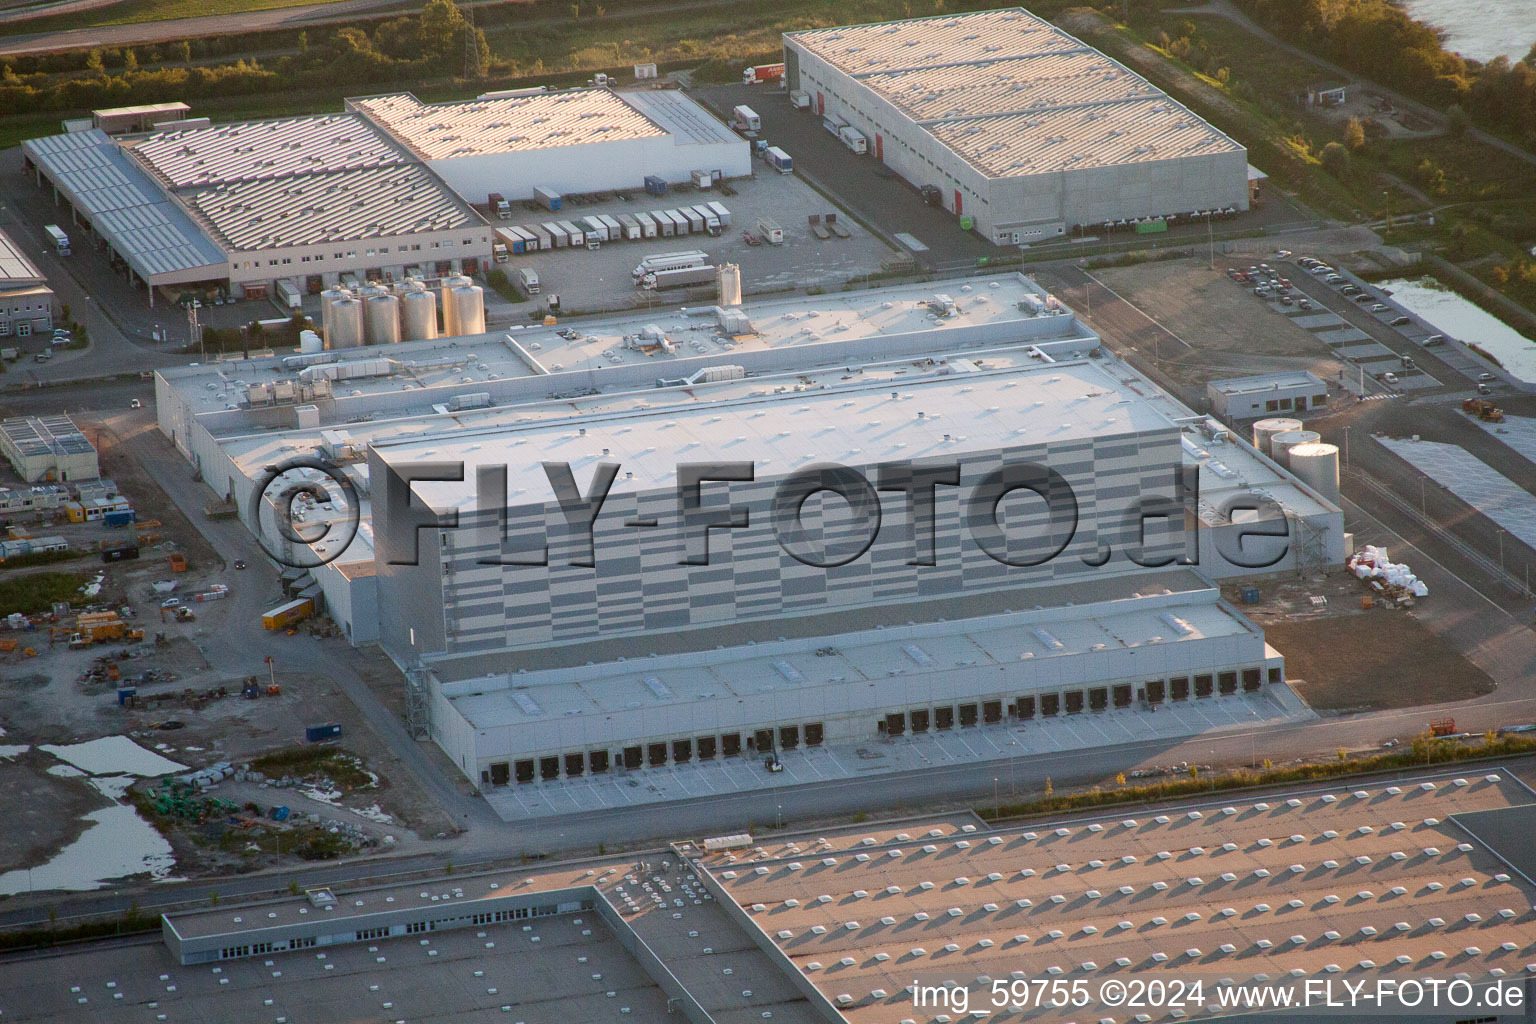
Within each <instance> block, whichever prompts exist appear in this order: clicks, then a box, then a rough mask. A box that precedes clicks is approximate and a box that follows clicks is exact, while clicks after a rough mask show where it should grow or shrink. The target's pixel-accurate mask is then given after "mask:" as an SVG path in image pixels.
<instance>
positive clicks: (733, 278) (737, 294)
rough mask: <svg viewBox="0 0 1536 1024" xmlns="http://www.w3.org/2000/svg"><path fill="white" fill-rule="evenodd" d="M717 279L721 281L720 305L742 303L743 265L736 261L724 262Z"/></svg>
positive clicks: (737, 304)
mask: <svg viewBox="0 0 1536 1024" xmlns="http://www.w3.org/2000/svg"><path fill="white" fill-rule="evenodd" d="M718 269H719V273H718V274H717V275H716V279H717V280H718V281H719V282H720V305H722V306H739V305H741V267H740V266H738V265H737V264H735V263H722V264H720V266H719V268H718Z"/></svg>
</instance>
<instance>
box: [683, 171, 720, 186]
mask: <svg viewBox="0 0 1536 1024" xmlns="http://www.w3.org/2000/svg"><path fill="white" fill-rule="evenodd" d="M688 177H689V178H691V179H692V180H693V187H694V188H713V187H714V184H715V176H714V175H713V174H711V173H710V172H708V171H693V172H691V173H690V174H689V175H688Z"/></svg>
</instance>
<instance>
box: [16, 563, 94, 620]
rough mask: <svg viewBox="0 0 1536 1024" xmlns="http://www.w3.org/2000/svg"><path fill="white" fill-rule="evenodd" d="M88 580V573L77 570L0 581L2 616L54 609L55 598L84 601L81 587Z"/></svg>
mask: <svg viewBox="0 0 1536 1024" xmlns="http://www.w3.org/2000/svg"><path fill="white" fill-rule="evenodd" d="M89 580H90V577H89V576H86V575H85V574H84V573H78V572H40V573H36V574H34V575H31V576H21V577H18V578H17V579H13V580H4V581H0V615H9V614H10V613H11V612H21V613H22V614H23V615H33V614H36V613H37V612H46V611H51V610H52V609H53V605H54V602H55V601H65V602H67V603H69V604H71V605H81V604H85V603H86V599H85V598H84V597H83V596H82V595H81V593H80V588H81V587H82V586H84V585H85V584H86V583H87V582H88V581H89Z"/></svg>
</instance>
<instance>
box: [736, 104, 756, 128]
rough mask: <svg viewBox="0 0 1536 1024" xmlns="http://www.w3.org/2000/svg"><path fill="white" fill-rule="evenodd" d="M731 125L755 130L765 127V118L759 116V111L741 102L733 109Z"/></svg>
mask: <svg viewBox="0 0 1536 1024" xmlns="http://www.w3.org/2000/svg"><path fill="white" fill-rule="evenodd" d="M731 126H732V127H733V128H740V129H741V130H742V131H748V132H755V131H758V130H760V129H761V128H762V127H763V119H762V118H760V117H758V116H757V111H755V110H753V109H752V108H751V107H749V106H747V105H746V104H745V103H741V104H738V105H737V106H736V108H735V109H733V110H732V111H731Z"/></svg>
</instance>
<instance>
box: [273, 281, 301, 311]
mask: <svg viewBox="0 0 1536 1024" xmlns="http://www.w3.org/2000/svg"><path fill="white" fill-rule="evenodd" d="M276 287H277V301H278V302H279V303H281V304H282V306H283V308H284V309H298V308H299V307H301V306H303V305H304V296H303V295H301V294H300V293H299V289H298V287H297V286H296V285H294V283H293V282H292V281H289V280H286V279H284V280H281V281H278V282H277V285H276Z"/></svg>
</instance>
